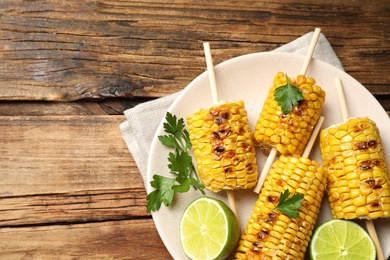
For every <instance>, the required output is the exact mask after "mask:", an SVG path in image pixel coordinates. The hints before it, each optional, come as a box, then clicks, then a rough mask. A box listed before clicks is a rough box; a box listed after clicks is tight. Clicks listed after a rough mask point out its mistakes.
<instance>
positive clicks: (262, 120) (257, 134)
mask: <svg viewBox="0 0 390 260" xmlns="http://www.w3.org/2000/svg"><path fill="white" fill-rule="evenodd" d="M289 80H290V83H291V84H292V85H294V86H296V87H298V88H299V89H300V90H301V92H302V94H303V97H304V100H302V101H300V102H299V104H298V105H297V106H294V107H293V110H292V111H291V112H290V113H289V114H287V115H284V114H283V112H282V110H281V108H280V106H279V105H278V102H277V101H275V99H274V93H275V89H276V88H277V87H279V86H283V85H286V83H287V80H286V76H285V74H283V73H282V72H278V74H277V75H276V76H275V78H274V82H273V86H272V87H271V88H270V90H269V92H268V96H267V98H266V100H265V102H264V105H263V108H262V111H261V113H260V116H259V119H258V120H257V123H256V127H255V131H254V134H253V135H254V138H255V142H256V145H258V146H260V148H261V149H262V150H263V152H264V153H265V154H268V153H269V151H270V150H271V148H272V147H274V148H276V150H277V151H278V153H279V154H284V155H298V156H300V155H302V153H303V150H304V149H305V147H306V144H307V142H308V141H309V139H310V135H311V133H312V131H313V128H314V126H315V125H316V124H317V121H318V119H319V117H320V113H321V109H322V104H323V103H324V101H325V92H324V91H323V90H322V89H321V87H320V86H317V85H315V80H314V79H313V78H306V77H305V76H303V75H299V76H298V77H297V79H296V80H295V79H293V78H289Z"/></svg>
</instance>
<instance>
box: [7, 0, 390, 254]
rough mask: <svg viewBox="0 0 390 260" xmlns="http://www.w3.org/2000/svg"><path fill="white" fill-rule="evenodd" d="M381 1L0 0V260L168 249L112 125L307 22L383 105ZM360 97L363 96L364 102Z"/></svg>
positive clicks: (387, 49)
mask: <svg viewBox="0 0 390 260" xmlns="http://www.w3.org/2000/svg"><path fill="white" fill-rule="evenodd" d="M389 10H390V2H389V1H388V0H377V1H366V0H355V1H340V0H311V1H301V0H275V1H258V0H256V1H254V0H253V1H252V0H244V1H235V0H223V1H222V0H218V1H196V0H192V1H183V0H173V1H153V0H150V1H132V0H128V1H126V0H111V1H109V0H106V1H105V0H101V1H99V0H68V1H62V0H45V1H33V0H26V1H17V0H2V1H1V3H0V100H1V101H0V133H1V135H0V169H1V170H0V241H1V242H0V258H1V259H114V258H115V259H169V258H170V255H169V253H168V252H167V250H166V249H165V247H164V244H163V243H162V241H161V240H160V238H159V235H158V233H157V231H156V229H155V226H154V223H153V220H152V218H151V216H150V215H149V214H147V213H146V211H145V204H146V199H145V197H146V192H145V189H144V185H143V183H142V179H141V177H140V175H139V171H138V169H137V166H136V164H135V163H134V160H133V159H132V156H131V155H130V153H129V151H128V149H127V147H126V145H125V143H124V140H123V138H122V135H121V133H120V131H119V124H120V123H121V122H122V121H123V120H124V119H125V118H124V116H123V111H124V110H126V109H128V108H131V107H133V106H134V105H137V104H139V103H142V102H146V101H148V100H152V99H156V98H159V97H163V96H166V95H169V94H171V93H174V92H177V91H179V90H181V89H183V88H184V87H185V86H186V85H187V84H188V83H189V82H190V81H191V80H192V79H193V78H195V77H196V76H198V75H199V74H200V73H202V72H203V71H204V70H205V62H204V56H203V49H202V42H203V41H209V42H210V43H211V44H212V46H213V58H214V63H215V64H218V63H220V62H222V61H225V60H228V59H230V58H232V57H236V56H239V55H243V54H247V53H253V52H261V51H270V50H272V49H274V48H276V47H278V46H281V45H283V44H285V43H288V42H290V41H292V40H294V39H296V38H298V37H300V36H302V35H304V34H305V33H307V32H310V31H312V30H313V29H314V28H315V27H320V28H321V29H322V32H323V33H324V34H325V35H326V37H327V39H328V40H329V42H330V43H331V45H332V46H333V48H334V51H335V52H336V54H337V55H338V57H339V58H340V60H341V62H342V64H343V66H344V68H345V70H346V72H347V73H349V74H350V75H351V76H353V77H354V78H356V79H357V80H358V81H360V82H361V83H362V84H363V85H364V86H365V87H366V88H367V89H368V90H369V91H370V92H371V93H372V94H373V95H374V96H375V97H376V98H377V99H378V100H379V102H380V103H381V104H382V105H383V107H384V109H385V110H387V111H390V27H389V24H390V12H389ZM363 102H364V101H363Z"/></svg>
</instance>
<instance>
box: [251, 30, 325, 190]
mask: <svg viewBox="0 0 390 260" xmlns="http://www.w3.org/2000/svg"><path fill="white" fill-rule="evenodd" d="M320 33H321V29H320V28H316V29H315V30H314V34H313V37H312V39H311V41H310V45H309V49H308V51H307V53H306V56H305V59H304V61H303V65H302V68H301V71H300V75H306V72H307V70H308V68H309V64H310V61H311V57H312V56H313V53H314V49H315V47H316V45H317V42H318V38H319V37H320ZM309 153H310V150H309ZM277 154H278V153H277V151H276V148H274V147H273V148H272V149H271V151H270V153H269V155H268V158H267V161H266V162H265V164H264V167H263V169H262V171H261V173H260V177H259V180H258V181H257V185H256V187H255V188H254V189H253V191H254V192H256V193H259V192H260V190H261V188H262V187H263V185H264V181H265V178H266V176H267V175H268V172H269V170H270V169H271V166H272V164H273V162H274V161H275V159H276V156H277Z"/></svg>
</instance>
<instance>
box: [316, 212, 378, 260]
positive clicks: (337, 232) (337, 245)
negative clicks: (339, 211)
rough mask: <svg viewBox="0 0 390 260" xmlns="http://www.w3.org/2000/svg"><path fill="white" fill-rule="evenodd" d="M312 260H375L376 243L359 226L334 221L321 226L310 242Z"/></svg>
mask: <svg viewBox="0 0 390 260" xmlns="http://www.w3.org/2000/svg"><path fill="white" fill-rule="evenodd" d="M309 251H310V259H312V260H335V259H339V260H349V259H351V260H369V259H370V260H371V259H372V260H375V257H376V250H375V245H374V242H373V241H372V239H371V237H370V236H369V235H368V233H367V232H366V231H365V230H364V229H363V228H362V227H360V226H359V225H358V224H356V223H354V222H351V221H347V220H339V219H332V220H329V221H327V222H325V223H323V224H321V225H320V226H319V227H318V228H317V229H316V230H315V231H314V234H313V236H312V238H311V242H310V248H309Z"/></svg>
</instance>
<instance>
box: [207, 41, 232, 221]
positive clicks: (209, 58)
mask: <svg viewBox="0 0 390 260" xmlns="http://www.w3.org/2000/svg"><path fill="white" fill-rule="evenodd" d="M203 48H204V53H205V57H206V65H207V71H208V73H209V81H210V90H211V96H212V99H213V103H214V104H217V103H218V102H219V99H218V91H217V84H216V81H215V74H214V65H213V59H212V56H211V50H210V44H209V43H208V42H205V43H203ZM226 193H227V198H228V202H229V206H230V208H231V210H232V211H233V212H234V214H235V215H236V217H237V218H238V212H237V206H236V200H235V198H234V192H233V191H232V190H227V191H226Z"/></svg>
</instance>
